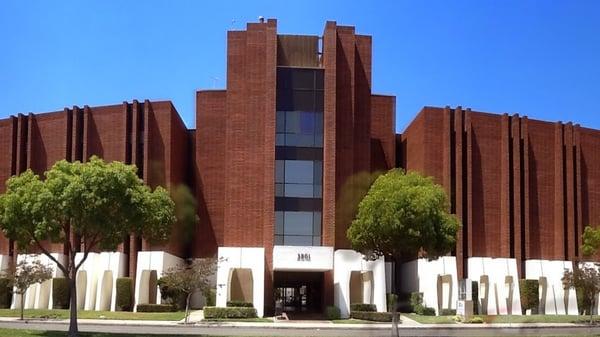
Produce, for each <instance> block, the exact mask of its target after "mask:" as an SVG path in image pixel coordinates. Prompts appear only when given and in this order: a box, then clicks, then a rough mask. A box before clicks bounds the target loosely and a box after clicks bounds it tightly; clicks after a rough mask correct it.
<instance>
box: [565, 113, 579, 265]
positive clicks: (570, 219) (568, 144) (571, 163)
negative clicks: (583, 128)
mask: <svg viewBox="0 0 600 337" xmlns="http://www.w3.org/2000/svg"><path fill="white" fill-rule="evenodd" d="M563 144H564V149H565V155H564V161H565V164H564V167H565V172H564V175H565V180H564V181H565V188H564V192H565V193H564V196H565V203H564V205H565V209H564V212H565V214H564V218H565V219H566V223H565V225H566V240H565V243H566V245H567V246H566V247H565V250H566V256H565V258H566V259H567V260H573V259H574V258H575V256H576V255H575V245H576V240H577V238H576V237H575V233H576V232H577V231H576V228H575V227H576V226H575V217H576V216H575V212H576V211H577V210H576V205H575V199H576V196H575V191H576V186H575V153H574V149H573V147H574V146H573V145H574V143H573V123H567V124H566V125H565V126H564V133H563Z"/></svg>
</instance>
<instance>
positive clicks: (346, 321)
mask: <svg viewBox="0 0 600 337" xmlns="http://www.w3.org/2000/svg"><path fill="white" fill-rule="evenodd" d="M331 322H332V323H334V324H382V323H384V324H390V323H388V322H373V321H365V320H363V319H354V318H349V319H334V320H332V321H331Z"/></svg>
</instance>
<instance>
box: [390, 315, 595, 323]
mask: <svg viewBox="0 0 600 337" xmlns="http://www.w3.org/2000/svg"><path fill="white" fill-rule="evenodd" d="M402 315H403V316H406V317H408V318H410V319H412V320H414V321H416V322H418V323H421V324H455V323H456V322H455V321H454V320H453V319H452V317H453V316H422V315H417V314H402ZM474 317H481V318H482V319H483V322H484V323H588V322H589V320H590V318H589V316H579V315H522V316H514V315H511V316H508V315H475V316H474ZM597 317H598V316H594V322H596V323H597V322H598V320H597Z"/></svg>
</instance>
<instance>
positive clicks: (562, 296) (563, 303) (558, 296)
mask: <svg viewBox="0 0 600 337" xmlns="http://www.w3.org/2000/svg"><path fill="white" fill-rule="evenodd" d="M565 270H573V264H572V263H571V261H550V260H527V261H525V274H526V275H525V278H527V279H535V280H540V304H541V305H540V307H541V309H542V310H543V312H540V313H541V314H542V313H543V314H546V315H577V313H578V312H577V295H576V294H575V289H573V288H572V289H568V290H564V289H563V284H562V280H561V279H562V277H563V274H564V272H565ZM541 278H542V279H541ZM543 278H545V282H544V281H543V280H544V279H543ZM544 299H545V300H544Z"/></svg>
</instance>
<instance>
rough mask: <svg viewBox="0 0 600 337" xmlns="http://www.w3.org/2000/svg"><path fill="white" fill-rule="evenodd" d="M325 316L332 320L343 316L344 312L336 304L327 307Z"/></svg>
mask: <svg viewBox="0 0 600 337" xmlns="http://www.w3.org/2000/svg"><path fill="white" fill-rule="evenodd" d="M325 316H326V317H327V319H328V320H330V321H332V320H336V319H340V317H342V313H341V312H340V308H338V307H336V306H329V307H327V308H325Z"/></svg>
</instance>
